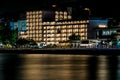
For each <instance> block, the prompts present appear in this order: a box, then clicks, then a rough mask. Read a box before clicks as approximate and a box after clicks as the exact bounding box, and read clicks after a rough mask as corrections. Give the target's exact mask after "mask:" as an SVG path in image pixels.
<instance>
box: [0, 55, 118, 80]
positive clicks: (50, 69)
mask: <svg viewBox="0 0 120 80" xmlns="http://www.w3.org/2000/svg"><path fill="white" fill-rule="evenodd" d="M0 80H120V56H115V55H114V56H113V55H109V56H108V55H99V56H97V55H69V54H66V55H62V54H0Z"/></svg>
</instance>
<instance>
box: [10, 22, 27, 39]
mask: <svg viewBox="0 0 120 80" xmlns="http://www.w3.org/2000/svg"><path fill="white" fill-rule="evenodd" d="M10 27H11V30H16V29H17V30H18V38H26V20H18V21H16V22H12V21H11V22H10Z"/></svg>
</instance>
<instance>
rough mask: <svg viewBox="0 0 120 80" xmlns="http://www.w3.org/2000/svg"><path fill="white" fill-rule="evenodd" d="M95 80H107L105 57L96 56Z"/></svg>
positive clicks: (107, 71)
mask: <svg viewBox="0 0 120 80" xmlns="http://www.w3.org/2000/svg"><path fill="white" fill-rule="evenodd" d="M97 68H98V69H97V79H96V80H109V70H108V59H107V56H98V67H97Z"/></svg>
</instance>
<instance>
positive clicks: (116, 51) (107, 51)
mask: <svg viewBox="0 0 120 80" xmlns="http://www.w3.org/2000/svg"><path fill="white" fill-rule="evenodd" d="M0 53H16V54H85V55H87V54H88V55H120V48H41V49H38V48H0Z"/></svg>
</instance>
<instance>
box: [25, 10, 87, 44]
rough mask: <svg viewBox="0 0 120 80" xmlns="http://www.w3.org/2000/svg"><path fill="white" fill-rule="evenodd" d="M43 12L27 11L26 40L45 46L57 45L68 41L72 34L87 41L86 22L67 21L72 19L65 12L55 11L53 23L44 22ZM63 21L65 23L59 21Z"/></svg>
mask: <svg viewBox="0 0 120 80" xmlns="http://www.w3.org/2000/svg"><path fill="white" fill-rule="evenodd" d="M42 17H43V11H27V12H26V19H27V38H29V39H33V40H35V41H36V42H38V43H40V42H45V43H46V44H58V43H59V42H60V41H66V40H68V37H69V36H70V35H71V34H72V33H76V34H79V35H80V36H81V39H87V27H88V26H87V25H88V23H89V21H88V20H80V21H67V20H68V19H71V18H72V17H71V16H70V15H69V14H68V13H67V11H55V21H49V22H44V21H43V20H42ZM59 20H65V21H59Z"/></svg>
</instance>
